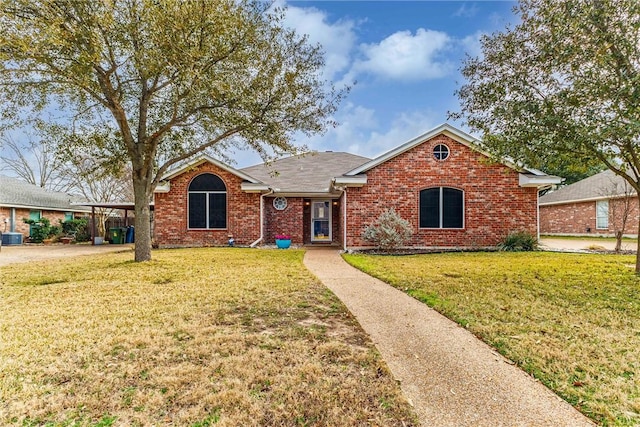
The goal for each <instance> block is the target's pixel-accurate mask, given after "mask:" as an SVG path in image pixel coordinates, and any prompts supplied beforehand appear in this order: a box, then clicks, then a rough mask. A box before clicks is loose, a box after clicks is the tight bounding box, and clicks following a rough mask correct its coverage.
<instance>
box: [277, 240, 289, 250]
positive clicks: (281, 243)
mask: <svg viewBox="0 0 640 427" xmlns="http://www.w3.org/2000/svg"><path fill="white" fill-rule="evenodd" d="M276 246H277V247H278V249H287V248H288V247H289V246H291V239H276Z"/></svg>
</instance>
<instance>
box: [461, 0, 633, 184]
mask: <svg viewBox="0 0 640 427" xmlns="http://www.w3.org/2000/svg"><path fill="white" fill-rule="evenodd" d="M516 12H517V13H518V14H519V16H520V18H521V23H520V24H519V25H517V26H515V27H514V28H507V29H506V30H505V31H503V32H498V33H495V34H492V35H489V36H485V37H483V38H482V56H481V57H478V58H468V59H467V60H466V61H465V63H464V65H463V68H462V74H463V75H464V77H465V78H466V83H465V84H464V85H463V86H462V87H461V88H460V89H459V90H458V91H457V95H458V97H459V99H460V101H461V111H460V112H458V113H454V114H452V116H453V117H456V118H464V119H465V120H466V122H467V123H468V125H469V126H470V127H471V128H472V129H474V130H475V131H479V132H481V133H483V134H484V135H485V138H484V140H485V143H486V144H487V148H489V149H490V150H492V151H493V152H495V153H496V154H498V155H502V156H509V157H512V158H514V159H516V160H520V161H522V162H524V163H526V164H528V165H530V166H533V167H539V168H545V167H546V169H548V170H552V171H554V172H557V171H561V170H564V169H566V170H568V171H569V172H570V173H575V172H580V171H584V173H587V174H588V173H590V172H592V171H597V170H598V169H599V168H601V167H602V165H606V167H609V168H611V169H612V170H614V171H616V172H617V173H619V174H621V175H623V176H624V177H625V178H627V179H628V180H630V182H631V183H632V185H633V186H634V188H635V189H636V190H637V189H638V188H640V146H639V145H638V141H639V136H640V120H639V119H640V110H639V105H640V85H639V83H640V82H639V79H640V74H639V72H640V51H639V49H640V43H639V42H640V32H639V31H640V3H639V2H637V1H634V0H596V1H592V0H573V1H555V0H522V1H521V2H520V4H519V5H518V7H517V8H516ZM579 175H580V174H579Z"/></svg>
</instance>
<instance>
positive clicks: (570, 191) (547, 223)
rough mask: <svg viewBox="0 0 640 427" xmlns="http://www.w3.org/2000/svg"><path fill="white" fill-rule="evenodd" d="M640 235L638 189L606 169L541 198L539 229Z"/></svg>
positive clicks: (585, 233)
mask: <svg viewBox="0 0 640 427" xmlns="http://www.w3.org/2000/svg"><path fill="white" fill-rule="evenodd" d="M627 207H628V212H627V214H626V215H627V221H626V226H625V229H624V230H623V232H624V234H628V235H637V234H638V199H637V196H636V192H635V190H633V189H632V188H631V187H630V185H629V184H628V183H627V182H626V181H625V180H624V178H622V177H620V176H619V175H616V174H615V173H614V172H612V171H610V170H606V171H603V172H600V173H598V174H595V175H593V176H590V177H588V178H585V179H583V180H581V181H578V182H576V183H574V184H571V185H567V186H566V187H562V188H560V189H559V190H556V191H553V192H550V193H547V194H545V195H544V196H542V197H540V232H541V233H543V234H567V235H592V234H601V235H613V234H615V232H616V231H619V230H621V227H622V220H623V216H624V215H625V208H627Z"/></svg>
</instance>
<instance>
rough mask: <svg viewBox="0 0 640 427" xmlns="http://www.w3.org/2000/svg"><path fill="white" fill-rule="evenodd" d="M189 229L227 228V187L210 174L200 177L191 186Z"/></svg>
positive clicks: (218, 178) (217, 177)
mask: <svg viewBox="0 0 640 427" xmlns="http://www.w3.org/2000/svg"><path fill="white" fill-rule="evenodd" d="M187 210H188V212H189V213H188V216H189V228H194V229H223V228H227V187H226V185H224V182H223V181H222V179H221V178H220V177H219V176H217V175H213V174H210V173H204V174H202V175H198V176H197V177H195V178H194V179H193V181H191V184H189V207H188V209H187Z"/></svg>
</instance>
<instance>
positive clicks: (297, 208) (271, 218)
mask: <svg viewBox="0 0 640 427" xmlns="http://www.w3.org/2000/svg"><path fill="white" fill-rule="evenodd" d="M273 199H274V198H273V197H265V200H264V205H265V206H264V207H265V210H264V213H265V215H264V219H265V227H264V242H263V243H264V244H267V245H273V244H275V239H276V237H275V236H276V234H288V235H290V236H291V243H293V244H295V245H299V244H302V243H304V241H305V240H304V221H303V210H304V201H303V199H302V198H301V197H287V207H286V209H284V210H282V211H278V210H276V208H274V207H273Z"/></svg>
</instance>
